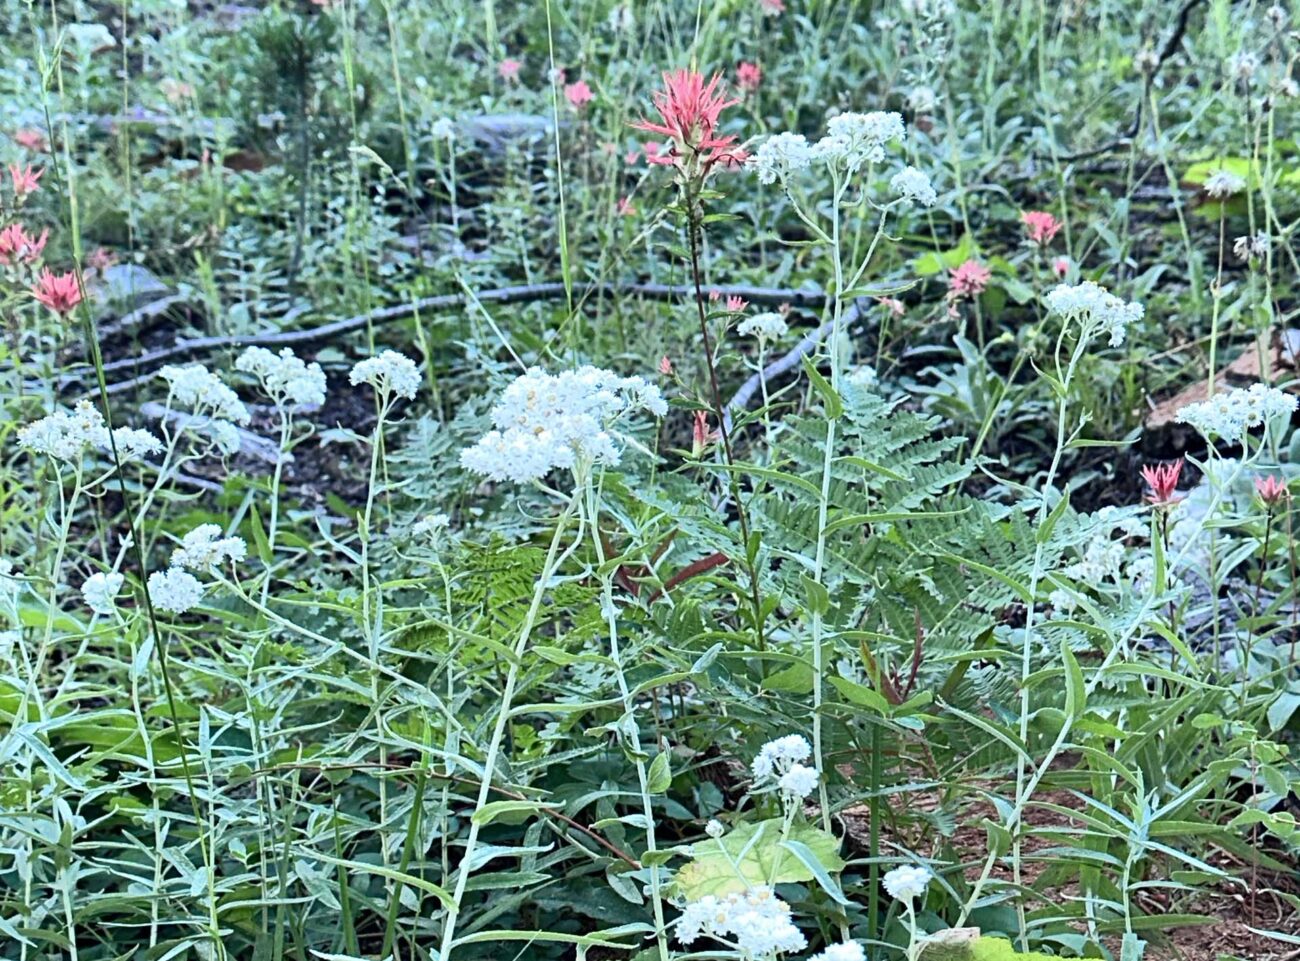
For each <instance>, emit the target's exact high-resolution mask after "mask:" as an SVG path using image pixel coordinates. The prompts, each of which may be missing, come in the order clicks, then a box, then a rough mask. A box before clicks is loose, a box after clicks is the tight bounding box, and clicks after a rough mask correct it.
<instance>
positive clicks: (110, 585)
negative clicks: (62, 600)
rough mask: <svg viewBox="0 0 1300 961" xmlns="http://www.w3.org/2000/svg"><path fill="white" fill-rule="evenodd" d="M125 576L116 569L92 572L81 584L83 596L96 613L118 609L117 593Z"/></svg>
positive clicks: (111, 611)
mask: <svg viewBox="0 0 1300 961" xmlns="http://www.w3.org/2000/svg"><path fill="white" fill-rule="evenodd" d="M123 581H125V578H124V577H123V576H122V575H121V574H118V573H116V572H114V571H108V572H99V573H95V574H91V575H90V576H89V577H87V578H86V580H85V581H84V582H83V583H82V585H81V596H82V598H83V599H84V600H85V602H86V606H87V607H89V608H90V609H91V610H92V611H94V612H95V613H96V614H112V613H113V612H114V611H116V610H117V595H118V592H119V591H121V590H122V583H123Z"/></svg>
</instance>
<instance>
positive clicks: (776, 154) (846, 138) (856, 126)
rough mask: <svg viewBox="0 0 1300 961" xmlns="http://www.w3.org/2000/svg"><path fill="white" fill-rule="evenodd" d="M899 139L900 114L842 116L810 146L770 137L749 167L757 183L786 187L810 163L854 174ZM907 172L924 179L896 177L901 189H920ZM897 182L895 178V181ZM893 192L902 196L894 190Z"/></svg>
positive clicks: (792, 137) (793, 137)
mask: <svg viewBox="0 0 1300 961" xmlns="http://www.w3.org/2000/svg"><path fill="white" fill-rule="evenodd" d="M902 139H903V118H902V115H901V114H897V113H892V112H890V113H886V112H884V111H880V110H876V111H873V112H871V113H842V114H839V115H838V116H835V117H832V118H831V119H830V120H828V121H827V122H826V136H824V137H822V139H821V140H819V141H817V143H815V144H809V143H808V141H807V139H806V138H805V137H804V136H803V134H798V133H790V132H785V133H778V134H773V135H772V136H770V137H768V138H767V139H766V140H765V141H763V143H761V144H759V146H758V148H757V149H756V150H755V151H754V154H753V156H752V157H750V159H749V161H748V164H749V166H750V167H752V168H753V169H754V170H755V171H756V172H757V173H758V180H759V183H765V184H770V183H775V182H776V181H778V180H779V181H781V183H785V182H786V180H787V179H788V178H789V176H790V175H791V174H792V173H794V172H796V171H799V170H806V169H807V168H808V167H811V166H812V165H813V163H824V164H827V165H831V166H837V167H838V166H843V167H844V168H845V169H847V170H848V171H849V172H850V173H853V172H854V171H856V170H858V169H859V168H861V167H862V166H863V165H864V164H867V163H879V162H880V161H882V160H884V159H885V147H886V146H887V145H888V144H890V143H895V142H897V141H900V140H902ZM908 171H913V173H914V174H918V175H920V177H921V178H925V175H924V174H922V173H921V172H920V171H919V170H914V168H911V167H908V168H906V169H905V170H904V171H903V172H902V173H900V174H899V175H898V176H900V177H904V179H903V181H902V183H903V184H904V185H911V186H912V187H913V188H917V189H919V188H920V180H918V179H917V177H916V176H912V175H908V176H904V174H907V172H908ZM897 179H898V178H897V177H896V178H895V180H897ZM929 183H930V182H929V179H928V178H925V187H927V188H928V187H929ZM894 189H895V190H896V191H898V192H900V193H901V192H902V191H901V189H900V188H899V187H897V186H895V188H894ZM923 196H925V191H924V190H921V192H920V194H919V195H918V198H917V199H919V198H920V197H923ZM923 202H924V201H923ZM932 202H933V201H931V203H932Z"/></svg>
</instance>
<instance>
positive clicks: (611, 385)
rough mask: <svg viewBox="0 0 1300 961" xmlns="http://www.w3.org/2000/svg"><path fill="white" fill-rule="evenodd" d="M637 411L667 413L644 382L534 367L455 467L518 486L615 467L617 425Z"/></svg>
mask: <svg viewBox="0 0 1300 961" xmlns="http://www.w3.org/2000/svg"><path fill="white" fill-rule="evenodd" d="M642 408H644V409H645V410H647V411H649V412H650V413H651V414H653V415H655V416H656V417H662V416H663V415H664V414H666V413H667V412H668V405H667V404H666V403H665V402H664V399H663V395H662V394H660V392H659V388H658V387H656V386H654V385H653V384H651V383H648V382H647V381H646V380H644V379H643V378H641V377H620V376H619V375H618V374H614V373H611V372H610V371H608V370H601V369H599V368H596V367H590V366H588V367H581V368H579V369H578V370H572V371H565V372H564V373H561V374H548V373H546V371H544V370H542V369H541V368H539V367H533V368H531V369H529V370H528V372H527V373H525V374H523V375H521V376H520V377H517V378H516V379H515V380H514V381H513V382H512V383H511V384H510V386H508V387H507V388H506V389H505V391H504V392H503V393H502V395H501V400H499V401H498V402H497V404H496V406H495V407H493V408H492V423H493V425H494V426H495V428H496V429H495V430H490V431H488V432H487V433H486V434H485V435H484V436H483V437H482V438H481V439H480V440H479V442H478V443H477V444H475V445H474V446H473V447H470V448H467V449H466V450H464V451H462V452H461V455H460V462H461V464H462V466H464V467H465V469H466V470H469V471H473V472H474V473H476V474H482V475H484V476H485V477H488V478H489V479H491V480H495V481H507V480H508V481H515V482H517V483H527V482H528V481H532V480H540V479H541V478H543V477H545V476H546V475H547V474H549V473H550V472H551V471H552V470H557V469H562V470H580V471H585V470H586V469H588V468H589V467H591V466H592V465H594V464H617V463H618V460H619V448H618V446H617V445H616V443H615V435H614V434H613V433H612V432H611V430H612V427H613V425H614V422H615V421H616V420H618V419H619V418H621V417H623V416H625V415H627V414H629V413H632V412H633V411H636V410H638V409H642Z"/></svg>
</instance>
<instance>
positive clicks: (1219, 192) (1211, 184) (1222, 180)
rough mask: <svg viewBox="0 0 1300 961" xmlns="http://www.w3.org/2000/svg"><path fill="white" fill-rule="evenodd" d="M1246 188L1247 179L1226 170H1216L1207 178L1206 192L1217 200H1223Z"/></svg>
mask: <svg viewBox="0 0 1300 961" xmlns="http://www.w3.org/2000/svg"><path fill="white" fill-rule="evenodd" d="M1245 189H1246V181H1245V180H1244V179H1243V178H1241V177H1238V176H1237V175H1236V174H1234V173H1229V172H1228V171H1226V170H1216V171H1214V173H1212V174H1210V176H1208V177H1206V178H1205V192H1206V193H1207V194H1209V195H1210V196H1211V197H1213V198H1214V199H1215V200H1223V199H1225V198H1227V197H1231V196H1232V195H1233V194H1239V193H1241V192H1242V191H1243V190H1245Z"/></svg>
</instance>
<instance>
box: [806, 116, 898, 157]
mask: <svg viewBox="0 0 1300 961" xmlns="http://www.w3.org/2000/svg"><path fill="white" fill-rule="evenodd" d="M902 139H903V117H902V115H901V114H898V113H894V112H892V111H890V112H886V111H883V110H873V111H871V112H870V113H842V114H838V115H836V116H834V117H831V119H830V120H828V121H827V123H826V136H825V137H823V138H822V139H821V140H819V141H817V145H816V146H815V147H814V148H813V153H814V155H815V156H816V158H817V159H819V160H822V161H824V162H826V163H838V164H843V165H844V167H845V168H847V169H848V170H849V171H850V172H852V171H855V170H858V169H859V168H861V167H862V166H864V165H865V164H868V163H880V162H881V161H882V160H884V159H885V146H886V145H887V144H890V143H896V142H898V141H900V140H902Z"/></svg>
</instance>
